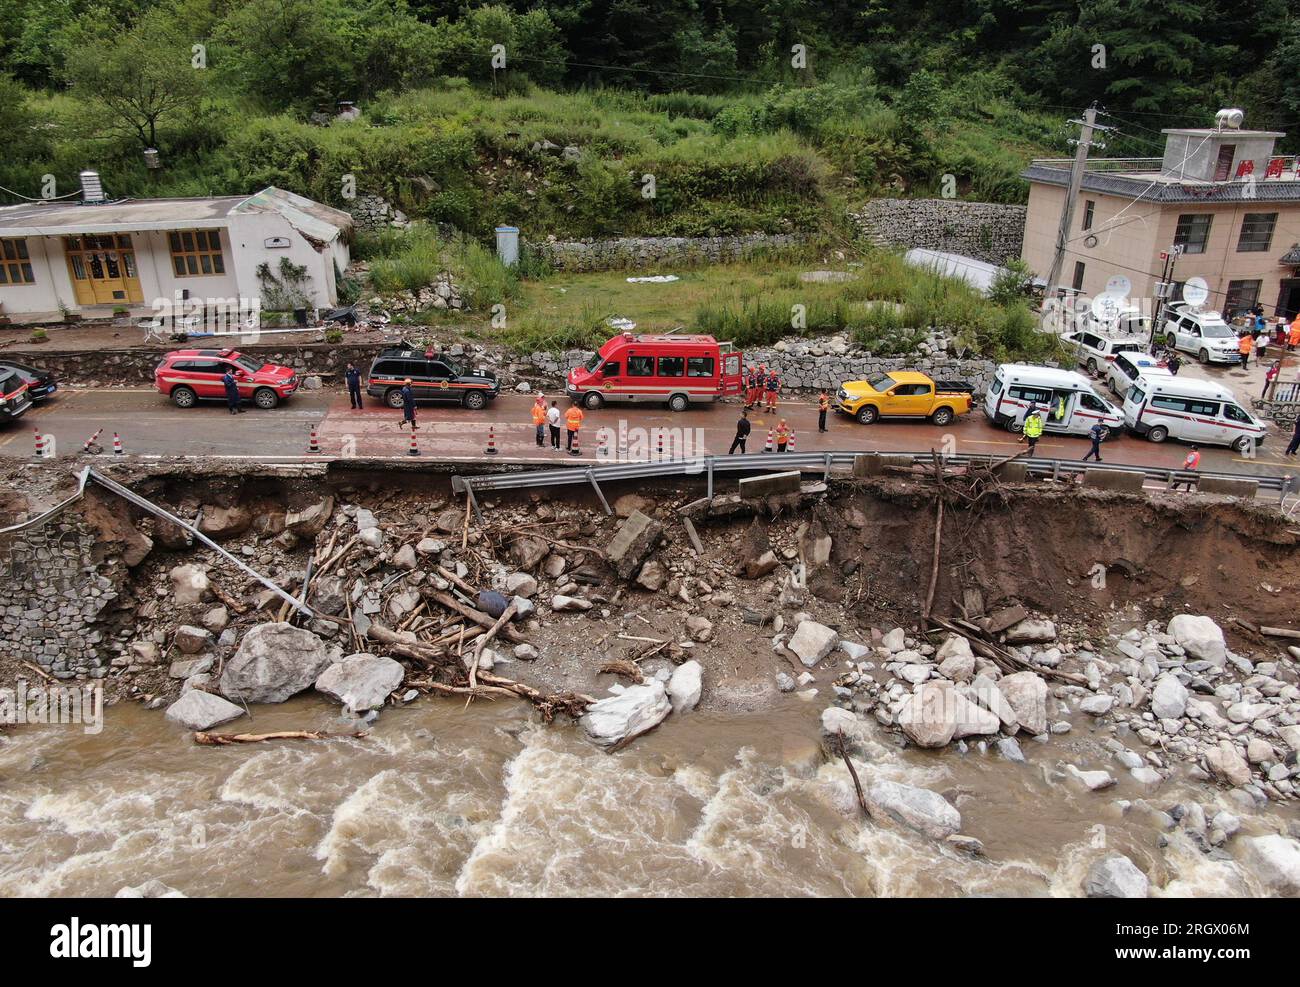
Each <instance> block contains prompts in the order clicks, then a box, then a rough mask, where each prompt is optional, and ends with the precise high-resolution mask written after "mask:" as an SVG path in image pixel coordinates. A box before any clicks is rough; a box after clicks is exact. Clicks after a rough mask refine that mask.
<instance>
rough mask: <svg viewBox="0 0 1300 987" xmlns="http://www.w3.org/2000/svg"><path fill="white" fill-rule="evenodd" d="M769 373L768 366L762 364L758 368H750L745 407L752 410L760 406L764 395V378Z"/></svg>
mask: <svg viewBox="0 0 1300 987" xmlns="http://www.w3.org/2000/svg"><path fill="white" fill-rule="evenodd" d="M766 374H767V367H766V366H764V365H762V364H760V365H759V367H758V369H757V370H755V369H754V368H753V367H750V368H749V380H748V382H747V383H748V384H749V392H748V393H747V394H746V396H745V407H746V408H748V409H750V410H752V409H754V408H755V407H757V406H758V402H759V400H760V399H761V398H762V396H763V378H764V376H765V375H766Z"/></svg>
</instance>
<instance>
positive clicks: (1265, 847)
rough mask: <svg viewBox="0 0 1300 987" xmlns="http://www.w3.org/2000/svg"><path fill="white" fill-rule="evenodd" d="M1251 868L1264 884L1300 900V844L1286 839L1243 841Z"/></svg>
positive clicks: (1263, 838) (1251, 839)
mask: <svg viewBox="0 0 1300 987" xmlns="http://www.w3.org/2000/svg"><path fill="white" fill-rule="evenodd" d="M1241 848H1242V855H1243V857H1244V859H1245V861H1246V864H1247V866H1249V867H1250V869H1251V871H1253V872H1254V874H1255V876H1256V877H1257V878H1259V881H1260V883H1261V884H1263V885H1264V886H1265V887H1267V888H1271V889H1272V890H1274V891H1279V892H1281V893H1282V894H1284V895H1286V896H1287V897H1297V896H1300V842H1297V841H1295V840H1289V839H1287V838H1286V837H1285V836H1277V835H1270V836H1251V837H1247V838H1246V839H1244V840H1242V841H1241Z"/></svg>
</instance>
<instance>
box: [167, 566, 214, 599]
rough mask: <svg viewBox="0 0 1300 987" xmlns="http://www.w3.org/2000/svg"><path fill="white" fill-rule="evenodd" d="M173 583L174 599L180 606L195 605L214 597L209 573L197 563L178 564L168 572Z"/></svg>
mask: <svg viewBox="0 0 1300 987" xmlns="http://www.w3.org/2000/svg"><path fill="white" fill-rule="evenodd" d="M168 577H169V578H170V579H171V583H172V599H173V600H174V601H175V603H176V605H177V606H178V607H188V606H193V605H194V604H195V603H201V602H203V601H204V600H210V599H212V586H211V584H210V583H209V582H208V574H207V573H206V572H204V571H203V570H202V569H200V568H199V567H198V566H196V565H178V566H177V567H176V568H174V569H172V571H171V572H170V573H168Z"/></svg>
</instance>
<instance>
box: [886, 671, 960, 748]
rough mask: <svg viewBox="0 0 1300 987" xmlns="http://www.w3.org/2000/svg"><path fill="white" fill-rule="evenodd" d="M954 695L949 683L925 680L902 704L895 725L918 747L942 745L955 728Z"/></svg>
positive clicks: (951, 736)
mask: <svg viewBox="0 0 1300 987" xmlns="http://www.w3.org/2000/svg"><path fill="white" fill-rule="evenodd" d="M956 698H957V693H956V692H955V691H954V689H953V687H952V683H951V682H943V681H937V682H926V683H925V684H923V685H920V686H918V687H917V689H916V691H915V692H913V693H912V695H911V696H909V697H908V698H907V701H906V702H905V703H904V704H903V708H902V709H901V710H900V711H899V713H898V725H899V726H900V727H901V728H902V730H903V733H905V734H907V738H908V739H909V740H910V741H912V743H914V744H916V745H917V746H918V747H945V746H947V744H948V743H950V742H951V741H952V738H953V734H954V733H956V730H957V707H956V703H955V702H954V700H955V699H956Z"/></svg>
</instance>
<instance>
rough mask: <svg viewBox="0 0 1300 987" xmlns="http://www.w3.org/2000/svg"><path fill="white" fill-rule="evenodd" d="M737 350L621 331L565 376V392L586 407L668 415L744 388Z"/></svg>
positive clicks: (703, 340) (701, 339) (697, 339)
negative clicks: (628, 407) (635, 405)
mask: <svg viewBox="0 0 1300 987" xmlns="http://www.w3.org/2000/svg"><path fill="white" fill-rule="evenodd" d="M740 359H741V354H740V351H738V350H734V349H732V347H731V344H730V343H719V342H718V341H717V340H716V339H714V338H713V337H712V336H677V335H673V334H671V333H667V334H664V335H653V336H652V335H640V334H636V333H630V332H624V333H620V334H619V335H617V336H615V337H614V338H613V339H610V340H609V341H608V342H607V343H605V345H604V346H602V347H601V348H600V350H599V351H598V352H597V353H596V355H595V356H593V357H592V358H591V359H590V360H588V361H587V364H586V366H582V367H575V368H574V369H573V370H570V371H569V378H568V385H567V387H566V388H565V390H566V391H567V392H568V395H569V397H570V398H572V399H573V400H574V401H577V402H580V403H581V404H582V405H583V407H586V408H599V407H600V406H601V405H603V404H604V403H605V402H606V401H634V402H639V403H642V404H644V403H647V402H651V401H662V402H667V404H668V407H669V408H671V409H672V410H673V411H685V410H686V409H687V408H688V407H690V405H691V404H692V403H701V402H704V401H716V400H717V399H718V398H720V397H722V396H723V395H724V394H740V393H741V392H742V390H743V389H744V379H743V375H742V371H741V363H740Z"/></svg>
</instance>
